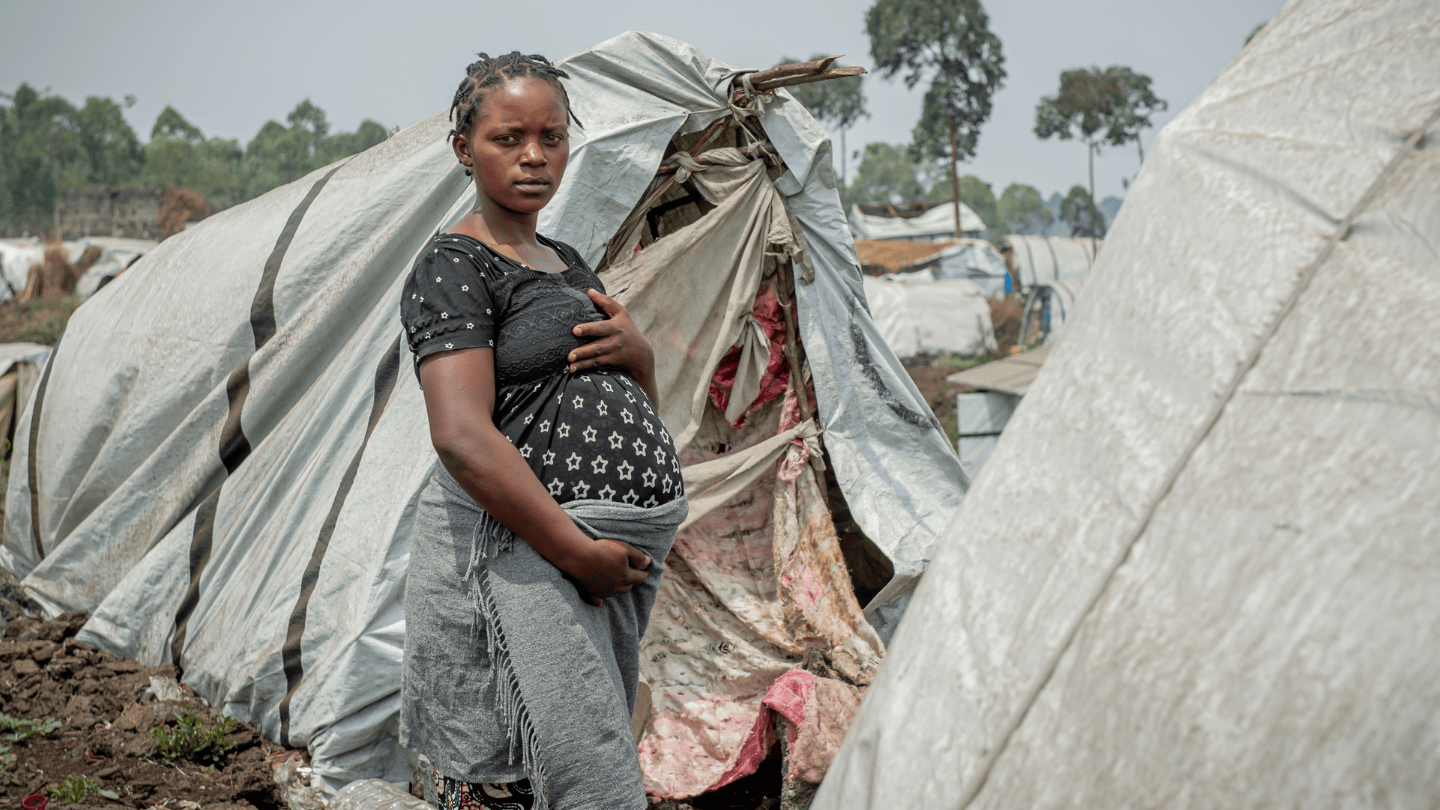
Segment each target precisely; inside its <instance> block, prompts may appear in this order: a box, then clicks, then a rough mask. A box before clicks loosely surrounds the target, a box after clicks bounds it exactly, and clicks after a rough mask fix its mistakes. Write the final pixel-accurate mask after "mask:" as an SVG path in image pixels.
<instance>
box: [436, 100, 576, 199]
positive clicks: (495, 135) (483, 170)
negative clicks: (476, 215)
mask: <svg viewBox="0 0 1440 810" xmlns="http://www.w3.org/2000/svg"><path fill="white" fill-rule="evenodd" d="M566 123H567V122H566V115H565V107H564V105H563V104H561V103H560V99H559V97H558V96H556V94H555V90H554V89H553V88H551V87H550V85H549V84H546V83H545V82H544V81H542V80H540V79H535V78H530V77H522V78H518V79H514V80H512V81H509V82H506V83H504V84H502V85H499V86H497V87H495V88H493V89H491V90H489V91H488V92H487V93H486V95H485V100H484V102H483V103H482V104H481V105H480V112H479V113H477V114H476V115H475V120H474V123H473V125H472V126H471V128H470V133H469V134H468V135H457V136H455V139H454V141H453V142H452V146H454V148H455V155H456V157H458V158H459V159H460V162H461V163H463V164H465V165H466V166H469V167H471V169H472V170H473V171H474V174H475V185H476V186H477V187H478V189H479V190H480V193H482V194H484V195H485V196H487V197H489V198H490V199H491V200H492V201H494V202H495V204H496V205H499V206H500V207H501V208H505V209H508V210H510V211H514V212H516V213H520V214H533V213H535V212H537V211H539V210H540V209H541V208H544V207H545V204H546V203H548V202H550V198H551V197H554V196H555V189H556V188H557V187H559V185H560V179H561V178H562V177H564V176H565V163H566V161H567V160H569V158H570V140H569V133H568V128H567V126H566Z"/></svg>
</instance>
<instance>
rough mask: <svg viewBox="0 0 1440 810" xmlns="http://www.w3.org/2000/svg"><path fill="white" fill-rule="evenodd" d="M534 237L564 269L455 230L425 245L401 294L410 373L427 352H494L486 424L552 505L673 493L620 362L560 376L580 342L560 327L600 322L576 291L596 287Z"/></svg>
mask: <svg viewBox="0 0 1440 810" xmlns="http://www.w3.org/2000/svg"><path fill="white" fill-rule="evenodd" d="M539 238H540V241H541V243H542V244H544V245H546V246H547V247H549V248H551V249H553V250H554V251H555V253H556V255H558V256H559V257H560V258H561V259H562V260H563V261H564V262H565V264H566V267H565V270H563V271H561V272H556V273H545V272H541V271H539V270H534V269H531V268H530V267H528V266H526V265H524V264H521V263H519V262H517V261H515V260H513V259H511V258H509V257H507V256H505V255H503V254H501V253H498V252H496V251H495V250H493V249H492V248H490V247H489V246H488V245H486V244H484V243H483V242H480V241H479V240H477V239H474V238H471V237H469V236H465V235H463V234H441V235H439V236H437V237H435V239H433V240H432V241H431V243H430V244H429V245H427V246H426V249H425V250H424V251H423V252H422V253H421V254H420V257H419V258H418V259H416V261H415V266H414V268H413V269H412V270H411V272H410V277H409V278H408V279H407V280H406V282H405V287H404V293H403V297H402V299H401V302H400V319H401V323H402V324H404V327H405V334H406V337H407V339H408V340H409V342H410V350H411V351H412V352H413V353H414V354H415V370H416V374H417V375H418V374H419V367H420V360H421V359H422V358H424V357H426V356H427V355H430V354H434V353H435V352H443V351H450V350H453V349H472V348H479V349H491V350H493V351H494V352H495V400H496V402H495V417H494V418H495V426H496V427H497V428H498V429H499V430H500V432H501V433H502V434H504V436H505V438H507V439H509V440H510V442H511V444H514V445H515V446H516V447H517V448H519V449H520V455H521V456H523V457H524V458H525V460H526V461H527V462H529V464H530V468H531V469H532V470H534V471H535V475H536V477H537V478H539V479H540V481H541V483H543V484H545V486H546V487H547V488H548V489H549V490H550V494H551V495H552V496H553V497H554V498H555V500H556V501H558V502H560V503H565V502H567V501H572V500H579V499H586V498H589V499H598V500H608V501H621V502H624V503H631V504H639V505H641V506H655V505H656V504H661V503H665V502H667V501H670V500H673V499H675V498H678V497H680V496H681V494H683V491H684V485H683V484H682V483H681V481H680V462H679V460H678V459H677V458H676V457H675V446H674V444H673V443H672V442H671V440H670V434H669V433H668V432H667V431H666V430H665V426H664V425H662V424H661V423H660V416H659V414H657V413H656V410H655V407H654V404H653V403H651V402H650V398H649V397H647V396H646V395H645V392H644V391H643V390H642V389H641V388H640V386H639V384H638V383H636V382H635V381H634V380H633V379H631V377H630V375H629V373H627V372H625V371H623V370H621V369H613V368H612V369H587V370H586V371H584V372H582V373H579V374H571V373H570V371H569V368H568V365H569V364H568V363H567V362H566V357H567V356H568V355H569V353H570V352H571V351H573V350H574V349H576V348H577V347H579V346H581V345H584V344H585V343H586V342H588V341H586V340H584V339H582V338H578V337H576V336H575V335H574V333H573V332H571V329H573V328H574V326H575V325H576V324H579V323H584V322H587V321H599V320H604V319H605V314H604V313H603V312H602V311H600V309H599V308H598V307H596V306H595V303H594V302H593V301H591V300H590V297H589V296H588V295H586V292H585V291H586V290H588V289H592V288H593V289H596V290H599V291H600V292H602V293H603V292H605V286H604V284H603V283H602V282H601V281H600V278H599V276H597V275H595V272H594V271H593V270H591V269H590V267H589V266H588V265H587V264H586V263H585V260H584V259H583V258H581V257H580V255H579V254H578V253H577V252H576V251H575V249H574V248H572V247H570V246H569V245H566V244H564V243H562V242H556V241H553V240H550V239H546V238H545V237H539Z"/></svg>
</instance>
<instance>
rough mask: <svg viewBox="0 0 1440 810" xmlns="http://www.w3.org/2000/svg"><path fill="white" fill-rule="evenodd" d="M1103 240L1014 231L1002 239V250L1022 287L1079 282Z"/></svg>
mask: <svg viewBox="0 0 1440 810" xmlns="http://www.w3.org/2000/svg"><path fill="white" fill-rule="evenodd" d="M1102 244H1103V241H1102V240H1099V239H1087V238H1076V237H1072V236H1022V235H1019V234H1011V235H1009V236H1006V237H1004V238H1002V239H1001V240H1000V252H1001V253H1002V254H1004V256H1005V261H1006V264H1008V265H1009V267H1010V272H1011V274H1012V275H1013V276H1014V277H1015V279H1016V280H1017V281H1018V282H1019V284H1020V288H1021V289H1029V288H1030V287H1033V286H1035V285H1036V284H1045V283H1048V282H1055V281H1062V282H1067V283H1069V284H1072V285H1076V286H1078V285H1079V284H1080V282H1083V281H1084V280H1085V276H1086V275H1087V274H1088V273H1089V272H1090V268H1091V267H1093V266H1094V265H1095V258H1096V256H1097V254H1099V252H1100V246H1101V245H1102Z"/></svg>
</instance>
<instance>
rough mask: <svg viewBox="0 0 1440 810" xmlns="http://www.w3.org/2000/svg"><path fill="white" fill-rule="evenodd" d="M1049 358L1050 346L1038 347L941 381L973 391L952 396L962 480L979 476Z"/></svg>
mask: <svg viewBox="0 0 1440 810" xmlns="http://www.w3.org/2000/svg"><path fill="white" fill-rule="evenodd" d="M1049 356H1050V347H1049V346H1041V347H1039V348H1037V349H1032V350H1030V351H1028V352H1023V353H1021V354H1017V355H1013V356H1011V357H1006V358H1003V359H1000V360H993V361H991V362H989V363H985V364H983V365H979V366H976V367H974V368H968V369H965V370H964V371H957V372H955V373H954V374H951V375H950V376H948V377H946V378H945V381H946V382H948V383H950V384H951V385H963V386H968V387H969V388H971V389H973V390H971V391H968V392H964V393H960V394H956V395H955V432H956V433H957V434H959V435H958V438H957V439H956V441H955V453H956V455H958V456H960V466H961V467H963V468H964V470H965V477H967V478H969V479H970V480H972V481H973V480H975V476H977V475H979V474H980V468H981V467H982V466H984V464H985V461H986V460H987V459H989V458H990V453H991V451H993V450H994V449H995V443H996V442H997V441H999V439H1000V434H1001V433H1002V432H1003V431H1004V430H1005V425H1006V424H1007V423H1009V421H1010V417H1011V416H1012V415H1013V414H1014V413H1015V409H1016V408H1017V407H1019V405H1020V399H1021V398H1022V397H1024V396H1025V393H1026V392H1027V391H1029V390H1030V386H1031V384H1033V383H1034V382H1035V378H1036V377H1038V376H1039V375H1040V369H1041V368H1042V367H1044V365H1045V360H1046V359H1047V358H1048V357H1049Z"/></svg>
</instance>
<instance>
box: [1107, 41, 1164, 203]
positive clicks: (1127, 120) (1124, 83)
mask: <svg viewBox="0 0 1440 810" xmlns="http://www.w3.org/2000/svg"><path fill="white" fill-rule="evenodd" d="M1111 71H1114V73H1113V80H1114V82H1115V92H1116V103H1115V105H1114V108H1113V109H1112V110H1111V112H1110V115H1109V121H1108V124H1107V125H1106V127H1105V143H1106V145H1108V146H1124V145H1125V142H1126V141H1134V142H1135V148H1136V149H1137V150H1139V152H1140V163H1141V165H1144V163H1145V147H1144V146H1142V145H1141V144H1140V132H1141V130H1145V129H1149V128H1150V116H1152V115H1154V114H1155V113H1156V112H1158V111H1160V110H1164V109H1166V108H1167V107H1169V106H1170V105H1169V104H1168V103H1166V101H1165V100H1164V99H1162V98H1160V97H1159V96H1157V95H1155V93H1154V91H1152V90H1151V89H1150V77H1149V76H1146V75H1145V74H1143V73H1136V72H1135V71H1133V70H1131V69H1130V68H1127V67H1121V66H1114V67H1110V68H1107V69H1106V72H1107V73H1108V72H1111ZM1091 185H1092V186H1093V185H1094V184H1093V183H1092V184H1091ZM1090 196H1091V197H1094V196H1095V189H1094V188H1091V189H1090Z"/></svg>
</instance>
